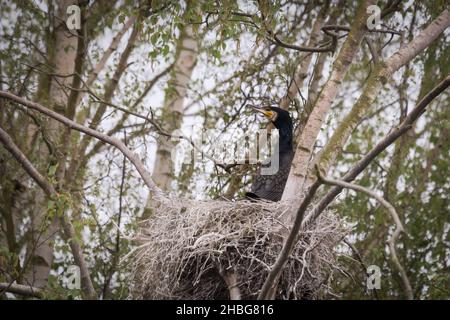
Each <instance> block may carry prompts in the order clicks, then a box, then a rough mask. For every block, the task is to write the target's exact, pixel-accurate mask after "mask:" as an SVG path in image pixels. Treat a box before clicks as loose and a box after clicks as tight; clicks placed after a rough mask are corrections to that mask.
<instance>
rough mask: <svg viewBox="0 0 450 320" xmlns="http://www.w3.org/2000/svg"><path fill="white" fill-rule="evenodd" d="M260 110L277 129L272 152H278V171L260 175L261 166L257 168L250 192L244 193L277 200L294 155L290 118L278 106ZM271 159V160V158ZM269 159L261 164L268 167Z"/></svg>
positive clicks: (253, 196)
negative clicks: (274, 146)
mask: <svg viewBox="0 0 450 320" xmlns="http://www.w3.org/2000/svg"><path fill="white" fill-rule="evenodd" d="M255 110H257V109H255ZM261 110H265V111H260V110H257V111H260V112H262V113H264V114H265V115H266V116H267V117H269V119H270V120H271V121H272V123H273V124H274V126H275V128H277V129H278V133H279V143H278V145H277V146H276V148H275V153H274V155H277V154H278V159H279V163H278V171H277V172H276V173H274V174H272V175H262V174H261V168H258V170H257V172H256V175H255V177H254V178H253V184H252V188H251V192H247V194H246V195H247V197H250V198H257V199H258V198H259V199H266V200H271V201H279V200H280V199H281V196H282V195H283V191H284V187H285V185H286V181H287V178H288V176H289V171H290V168H291V163H292V158H293V157H294V149H293V126H292V119H291V116H290V115H289V112H287V111H285V110H283V109H281V108H278V107H267V108H262V109H261ZM267 112H268V113H267ZM272 157H273V156H272ZM271 161H273V159H271ZM271 161H270V162H269V163H267V164H263V165H262V166H263V167H270V165H271Z"/></svg>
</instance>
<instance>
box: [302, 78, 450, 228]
mask: <svg viewBox="0 0 450 320" xmlns="http://www.w3.org/2000/svg"><path fill="white" fill-rule="evenodd" d="M449 85H450V74H449V75H447V77H446V78H445V79H444V80H442V81H441V82H440V83H439V84H438V85H437V86H436V87H434V88H433V89H432V90H431V91H430V92H429V93H428V94H427V95H425V96H424V97H423V98H422V100H420V102H419V103H418V104H417V106H416V107H415V108H414V109H413V110H412V111H411V112H410V113H409V114H408V116H406V118H405V120H403V122H402V123H401V124H400V125H399V126H398V127H397V128H395V129H394V130H392V131H391V132H390V133H389V134H388V135H387V136H386V137H384V139H383V140H381V141H380V142H379V143H378V144H377V145H376V146H375V147H374V148H373V149H372V150H370V151H369V152H368V153H367V154H366V155H365V156H364V157H363V158H362V159H361V160H359V161H358V163H356V165H355V166H354V167H353V168H352V169H350V170H349V171H348V172H347V173H346V174H345V175H344V177H342V179H341V180H344V181H346V182H350V181H353V180H354V179H355V178H356V177H357V176H358V175H359V174H360V173H361V172H362V171H363V170H364V169H365V168H366V167H367V166H368V165H369V164H370V163H371V162H372V160H373V159H375V158H376V157H377V156H378V155H379V154H380V153H381V152H383V151H384V150H385V149H386V148H387V147H389V146H390V145H391V144H392V143H394V142H395V141H396V140H397V139H398V138H399V137H400V136H401V135H403V134H405V133H406V132H407V131H408V130H409V129H410V128H411V127H412V124H413V123H414V122H415V121H416V120H417V119H418V118H419V117H420V116H421V115H422V114H423V113H424V112H425V110H426V107H427V106H428V105H429V104H430V103H431V102H432V101H433V99H434V98H436V97H437V96H439V95H440V94H441V93H442V92H444V90H445V89H447V88H448V86H449ZM342 189H343V188H342V187H339V186H336V187H334V188H333V189H331V190H330V191H328V193H327V194H326V195H325V196H324V197H323V198H322V199H321V200H320V201H319V203H318V204H317V205H316V206H315V207H314V209H313V210H312V211H311V213H310V214H309V215H308V216H307V217H306V219H305V221H304V223H309V222H312V221H314V220H315V219H317V217H318V216H319V215H320V214H321V213H322V212H323V211H324V210H325V208H326V207H327V206H328V205H329V204H330V203H331V201H333V200H334V198H335V197H336V196H337V195H338V194H339V193H340V192H341V191H342Z"/></svg>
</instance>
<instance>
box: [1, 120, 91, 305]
mask: <svg viewBox="0 0 450 320" xmlns="http://www.w3.org/2000/svg"><path fill="white" fill-rule="evenodd" d="M0 142H1V143H2V144H3V146H4V147H5V149H6V150H8V151H9V152H10V153H11V154H12V156H13V157H14V158H15V159H16V160H17V162H19V163H20V165H21V166H22V167H23V169H24V170H25V171H26V172H27V173H28V175H29V176H30V177H31V178H32V179H33V180H34V181H35V182H36V183H37V184H38V185H39V187H41V188H42V190H43V191H44V192H45V194H46V195H47V196H48V197H49V198H52V199H54V198H57V197H58V193H57V192H56V190H55V188H54V187H53V186H52V185H51V184H50V183H49V182H48V181H47V180H46V179H45V178H44V177H43V176H42V175H41V174H40V173H39V172H38V171H37V170H36V168H35V167H34V166H33V164H32V163H31V162H30V161H29V160H28V159H27V157H26V156H25V155H24V154H23V153H22V151H21V150H20V149H19V148H18V147H17V146H16V145H15V143H14V141H13V140H12V139H11V137H10V136H9V135H8V133H7V132H6V131H4V130H3V129H2V128H1V127H0ZM61 222H62V225H63V229H64V232H65V234H66V236H67V237H68V238H69V240H68V241H69V245H70V248H71V251H72V254H73V257H74V260H75V262H76V264H77V265H78V266H79V267H80V273H81V282H82V284H83V285H82V289H83V292H84V295H85V296H86V297H87V298H88V299H96V293H95V290H94V286H93V285H92V281H91V277H90V275H89V269H88V267H87V264H86V261H85V260H84V256H83V251H82V249H81V247H80V245H79V243H78V242H77V241H76V239H75V230H74V228H73V225H72V223H71V222H70V221H69V220H68V219H67V217H65V216H64V215H63V216H62V217H61Z"/></svg>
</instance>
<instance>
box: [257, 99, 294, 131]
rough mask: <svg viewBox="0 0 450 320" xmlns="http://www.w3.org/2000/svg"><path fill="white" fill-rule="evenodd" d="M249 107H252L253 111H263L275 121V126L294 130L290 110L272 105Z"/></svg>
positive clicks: (268, 117)
mask: <svg viewBox="0 0 450 320" xmlns="http://www.w3.org/2000/svg"><path fill="white" fill-rule="evenodd" d="M249 107H250V108H252V110H253V111H256V112H260V113H262V114H263V115H264V116H265V117H266V118H267V119H269V120H270V121H271V122H272V123H273V125H274V126H275V128H277V129H282V128H286V127H288V128H290V129H291V130H292V119H291V116H290V115H289V112H287V111H286V110H283V109H281V108H278V107H271V106H266V107H255V106H253V105H249Z"/></svg>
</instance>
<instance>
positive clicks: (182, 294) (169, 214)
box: [131, 199, 345, 299]
mask: <svg viewBox="0 0 450 320" xmlns="http://www.w3.org/2000/svg"><path fill="white" fill-rule="evenodd" d="M289 209H290V207H289V205H288V204H286V203H282V202H277V203H273V202H270V203H269V202H263V201H258V202H250V201H238V202H230V201H217V200H216V201H191V200H186V199H170V200H167V201H164V202H163V203H161V204H160V205H159V207H157V208H156V209H155V210H154V212H153V214H152V216H151V218H150V219H148V220H146V221H144V222H143V224H142V226H141V228H140V231H139V234H138V235H137V236H136V237H135V240H137V242H138V244H139V246H138V247H137V248H136V249H135V251H134V252H133V254H131V257H132V263H131V265H132V266H133V267H132V268H133V271H132V275H133V278H134V279H133V280H134V281H133V283H134V288H133V296H134V298H141V299H228V298H229V290H228V286H227V284H226V282H225V280H224V279H225V277H226V276H227V275H230V274H234V275H235V276H237V281H238V283H237V285H238V287H239V290H240V293H241V297H242V298H243V299H254V298H256V297H257V295H258V291H259V290H260V289H261V287H262V284H263V282H264V280H265V278H266V277H267V274H268V272H269V270H270V266H272V265H273V263H274V262H275V260H276V258H277V256H278V254H279V252H280V250H281V248H282V244H283V235H286V233H287V228H286V226H285V225H284V224H283V223H282V222H281V221H283V219H282V217H283V216H286V214H287V212H288V211H289ZM284 220H286V219H284ZM344 233H345V230H344V228H342V226H341V223H340V221H339V219H338V218H337V217H336V215H335V214H333V213H332V212H329V211H328V212H326V213H324V214H323V215H321V216H320V217H319V218H318V219H317V220H316V221H315V222H314V223H312V224H311V225H309V226H307V227H304V228H302V230H301V232H300V234H299V239H298V242H297V244H296V246H295V248H294V250H293V252H292V254H291V256H290V258H289V260H288V262H287V265H286V267H285V268H284V271H283V273H282V275H281V278H280V283H279V286H278V291H277V293H276V298H278V299H305V298H306V299H314V298H318V297H319V296H320V295H321V293H323V292H324V289H326V287H327V281H328V279H329V278H330V275H331V274H332V272H333V270H334V269H335V265H336V251H335V246H336V244H337V243H338V242H340V240H341V239H342V237H343V235H344Z"/></svg>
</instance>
